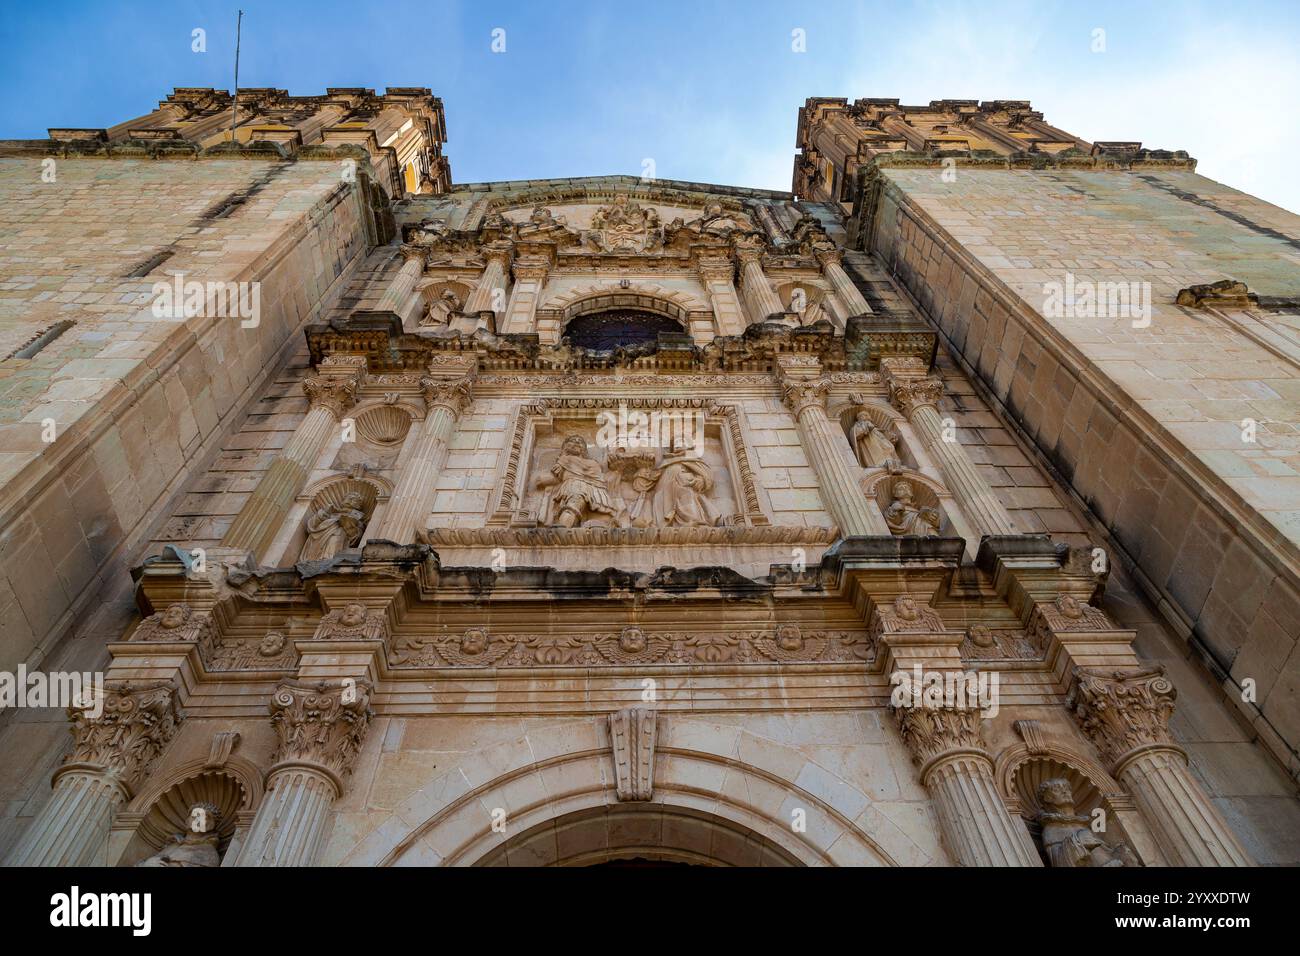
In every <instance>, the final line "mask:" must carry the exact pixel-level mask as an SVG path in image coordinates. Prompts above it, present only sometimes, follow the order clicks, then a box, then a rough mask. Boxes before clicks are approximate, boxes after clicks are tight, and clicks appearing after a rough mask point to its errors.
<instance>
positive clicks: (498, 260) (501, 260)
mask: <svg viewBox="0 0 1300 956" xmlns="http://www.w3.org/2000/svg"><path fill="white" fill-rule="evenodd" d="M483 255H484V257H485V258H486V260H487V263H486V264H485V265H484V267H483V274H482V275H481V276H480V277H479V280H478V285H477V286H475V287H474V291H473V292H471V293H470V296H469V300H468V301H467V302H466V303H465V311H466V312H467V313H468V314H470V315H476V314H477V313H479V312H491V313H493V314H494V315H495V313H496V309H494V308H493V307H492V306H493V293H494V292H495V291H496V290H498V289H500V290H501V294H502V295H504V294H505V285H506V283H505V279H506V269H507V268H508V267H509V265H510V255H511V251H510V247H509V246H508V245H502V246H488V247H486V248H485V249H484V250H483Z"/></svg>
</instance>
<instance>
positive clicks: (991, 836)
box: [894, 706, 1043, 866]
mask: <svg viewBox="0 0 1300 956" xmlns="http://www.w3.org/2000/svg"><path fill="white" fill-rule="evenodd" d="M894 717H895V718H896V719H897V721H898V729H899V732H900V733H902V735H903V741H904V743H906V744H907V747H908V749H909V750H911V752H912V759H913V760H914V761H915V762H916V763H917V764H918V765H919V766H920V768H921V772H920V776H921V784H922V785H923V786H924V787H925V789H926V790H927V791H929V793H930V799H931V800H932V801H934V809H935V812H936V813H937V814H938V816H939V826H940V827H941V828H942V830H943V836H944V842H945V843H946V844H947V847H948V850H949V852H950V853H952V855H953V857H954V858H955V859H956V860H957V863H958V864H959V865H961V866H1042V865H1043V861H1042V858H1041V857H1039V855H1038V851H1037V850H1036V849H1034V845H1033V842H1032V841H1031V840H1030V837H1029V831H1028V830H1026V829H1025V825H1024V823H1023V821H1020V820H1016V819H1014V818H1013V817H1012V816H1011V814H1010V813H1009V812H1008V811H1007V806H1006V804H1005V803H1003V802H1002V798H1001V797H1000V796H999V795H998V789H997V785H996V783H994V780H993V759H992V758H991V757H990V756H989V755H988V753H987V752H986V751H985V750H984V745H983V742H982V741H981V739H980V732H979V722H980V712H979V709H978V708H977V707H927V706H908V707H895V708H894Z"/></svg>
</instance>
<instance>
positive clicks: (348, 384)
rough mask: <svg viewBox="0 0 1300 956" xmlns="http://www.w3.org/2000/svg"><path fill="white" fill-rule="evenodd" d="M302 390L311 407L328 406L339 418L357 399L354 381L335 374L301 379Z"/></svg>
mask: <svg viewBox="0 0 1300 956" xmlns="http://www.w3.org/2000/svg"><path fill="white" fill-rule="evenodd" d="M302 390H303V391H304V392H305V393H306V394H307V401H309V402H310V403H311V405H312V407H313V408H315V407H316V406H318V405H319V406H323V407H324V408H328V409H329V410H330V411H331V412H333V413H334V417H335V418H341V417H342V416H343V413H344V412H346V411H347V410H348V409H349V408H351V407H352V406H353V405H354V404H356V400H357V383H356V381H355V380H352V379H346V378H339V377H336V376H330V375H313V376H312V377H311V378H307V379H304V380H303V383H302Z"/></svg>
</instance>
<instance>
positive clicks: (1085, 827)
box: [1038, 777, 1142, 866]
mask: <svg viewBox="0 0 1300 956" xmlns="http://www.w3.org/2000/svg"><path fill="white" fill-rule="evenodd" d="M1038 800H1039V802H1040V803H1041V804H1042V805H1043V809H1042V810H1041V811H1040V812H1039V814H1038V822H1039V824H1040V825H1041V826H1042V828H1043V836H1042V839H1043V849H1044V850H1045V851H1046V853H1047V861H1048V863H1049V864H1051V865H1052V866H1141V865H1142V864H1141V863H1140V862H1139V861H1138V859H1137V857H1136V856H1135V855H1134V853H1133V851H1132V850H1130V849H1129V848H1128V847H1127V846H1125V845H1124V844H1122V843H1120V844H1117V845H1115V846H1111V845H1110V844H1108V843H1106V842H1105V841H1104V840H1102V838H1101V837H1099V836H1098V835H1097V834H1096V833H1093V832H1092V827H1091V825H1090V824H1091V821H1090V820H1089V818H1088V817H1085V816H1079V815H1078V814H1076V813H1075V812H1074V791H1073V790H1072V789H1071V788H1070V782H1069V781H1068V780H1065V779H1063V778H1061V777H1053V778H1052V779H1051V780H1044V781H1043V782H1042V783H1041V784H1040V785H1039V787H1038Z"/></svg>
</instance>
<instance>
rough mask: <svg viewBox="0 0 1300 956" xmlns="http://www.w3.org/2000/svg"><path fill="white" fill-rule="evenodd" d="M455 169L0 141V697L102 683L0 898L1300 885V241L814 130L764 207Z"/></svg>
mask: <svg viewBox="0 0 1300 956" xmlns="http://www.w3.org/2000/svg"><path fill="white" fill-rule="evenodd" d="M232 130H233V136H234V142H232ZM445 139H446V133H445V121H444V114H443V106H442V103H441V101H440V100H438V99H437V98H436V97H433V96H432V95H431V94H430V91H428V90H424V89H416V88H405V89H389V90H388V91H386V92H385V93H384V94H382V95H377V94H376V93H375V92H374V91H372V90H366V89H331V90H328V91H327V92H326V94H325V95H323V96H307V97H294V96H289V95H287V93H286V92H285V91H283V90H264V89H258V90H240V91H239V99H238V104H237V106H236V104H235V103H234V102H232V97H231V96H230V95H229V94H227V93H224V92H220V91H213V90H206V89H203V90H198V89H177V90H176V91H175V92H174V93H173V94H172V95H171V96H169V97H168V98H167V99H166V100H165V101H163V102H162V103H160V104H159V107H158V109H157V110H155V111H153V112H152V113H150V114H148V115H146V116H144V117H140V118H138V119H135V120H129V121H127V122H124V123H122V124H121V125H119V126H117V127H113V128H110V129H107V130H84V129H51V130H50V136H49V139H47V140H40V141H7V142H4V143H0V189H2V190H3V192H4V196H5V202H4V205H3V212H0V218H3V220H4V225H5V229H4V232H5V234H6V235H7V236H8V238H7V239H6V241H5V243H4V247H3V251H2V252H0V270H3V271H2V272H0V303H2V307H3V310H4V311H3V313H0V355H4V356H6V357H5V358H4V359H3V361H0V402H2V404H0V416H2V417H0V478H2V479H3V488H2V490H0V627H2V628H3V632H2V637H0V670H4V671H8V672H16V671H17V670H18V669H19V668H20V667H22V668H25V669H26V670H27V671H31V672H35V671H40V672H44V673H50V674H54V673H64V672H99V671H102V672H103V676H104V687H103V690H102V693H100V694H98V695H97V696H87V697H84V698H82V699H79V700H78V701H75V702H73V704H72V706H70V707H68V708H67V711H66V713H65V712H64V711H63V710H54V709H50V708H44V709H31V708H26V709H25V708H22V707H17V708H10V709H9V710H8V711H7V712H6V713H5V714H3V715H0V766H2V767H3V768H4V769H3V771H0V794H2V795H3V800H0V858H2V859H4V860H5V861H6V862H7V863H8V864H10V865H69V864H92V865H111V866H131V865H141V864H144V865H203V866H217V865H220V866H294V865H312V864H316V865H343V866H352V865H385V866H387V865H449V866H450V865H455V866H460V865H494V866H495V865H504V866H520V865H584V864H594V863H607V862H619V861H627V860H634V859H635V860H653V861H666V862H676V863H695V864H711V865H763V866H769V865H771V866H783V865H906V866H915V865H937V866H948V865H962V866H1044V865H1048V866H1097V865H1106V866H1162V865H1190V866H1248V865H1257V864H1290V865H1295V864H1296V863H1300V804H1298V803H1297V800H1296V779H1297V773H1298V772H1300V762H1298V760H1297V744H1298V743H1300V695H1298V693H1297V691H1298V688H1297V682H1298V680H1300V676H1298V675H1300V658H1297V655H1296V641H1297V637H1300V596H1298V595H1300V591H1298V589H1297V569H1298V568H1300V562H1298V561H1297V549H1296V545H1297V540H1298V539H1300V523H1298V522H1297V518H1296V515H1297V514H1300V474H1298V471H1300V451H1298V450H1297V449H1300V435H1297V429H1298V428H1300V426H1297V424H1296V422H1297V419H1298V417H1300V416H1297V409H1298V408H1300V376H1298V375H1297V368H1298V366H1300V320H1298V319H1297V316H1298V315H1300V278H1298V276H1300V269H1298V268H1297V264H1298V262H1297V254H1296V249H1297V248H1300V217H1296V216H1294V215H1292V214H1290V213H1287V212H1285V211H1283V210H1281V209H1278V208H1276V207H1272V206H1269V205H1268V204H1266V203H1264V202H1262V201H1260V200H1257V199H1254V198H1252V197H1250V196H1246V195H1244V194H1242V193H1239V192H1236V191H1234V190H1231V189H1229V188H1227V187H1225V186H1221V185H1219V184H1217V183H1215V182H1213V181H1211V180H1208V179H1205V178H1204V177H1200V176H1198V175H1196V173H1195V171H1194V169H1195V162H1194V160H1191V159H1190V158H1188V157H1187V156H1186V154H1184V153H1177V152H1161V151H1155V150H1147V149H1143V148H1142V147H1141V145H1140V144H1138V143H1088V142H1085V141H1083V140H1080V139H1078V138H1077V137H1075V136H1073V135H1071V134H1069V133H1066V132H1064V131H1062V130H1060V129H1057V128H1055V127H1053V126H1050V125H1048V124H1047V123H1046V122H1045V121H1044V119H1043V117H1042V115H1041V114H1040V113H1037V112H1035V111H1033V110H1032V109H1031V108H1030V107H1029V104H1027V103H1023V102H1005V101H999V102H991V103H990V102H986V103H978V102H975V101H942V102H935V103H931V104H929V105H926V106H906V105H900V104H899V103H898V101H897V100H882V99H867V100H858V101H856V102H853V103H850V102H848V101H846V100H837V99H813V100H809V101H808V102H807V104H806V105H805V107H804V108H803V109H801V110H800V113H799V123H798V136H797V148H798V155H797V157H796V158H795V164H794V180H793V191H792V192H789V193H785V192H776V191H766V190H758V189H746V188H739V187H734V186H725V185H711V184H700V183H691V182H679V181H669V180H643V179H639V178H635V177H625V176H603V177H590V178H575V179H556V180H523V181H513V182H492V183H472V184H458V183H455V182H454V181H453V180H452V177H451V172H450V168H449V164H448V162H447V160H446V158H445V157H443V156H442V145H443V142H444V141H445ZM1058 286H1059V294H1058ZM1248 423H1249V424H1248Z"/></svg>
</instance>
